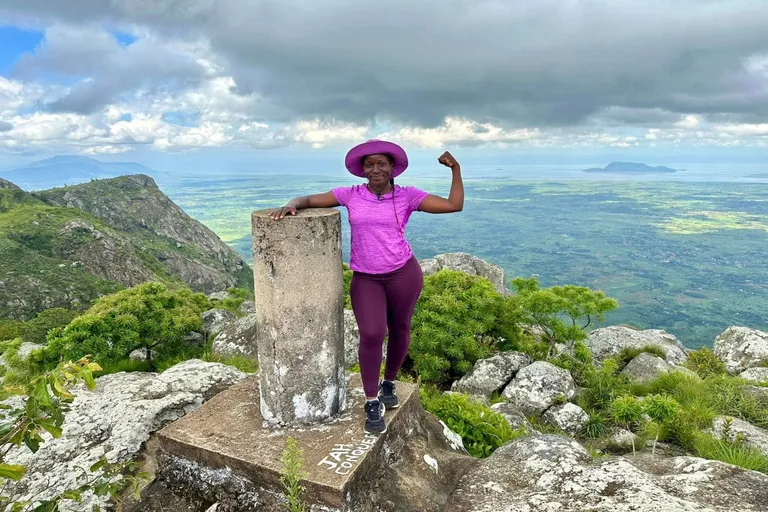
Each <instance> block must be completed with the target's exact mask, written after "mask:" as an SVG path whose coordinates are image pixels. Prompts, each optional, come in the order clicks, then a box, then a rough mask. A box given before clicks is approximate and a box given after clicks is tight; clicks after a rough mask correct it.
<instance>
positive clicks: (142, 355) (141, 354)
mask: <svg viewBox="0 0 768 512" xmlns="http://www.w3.org/2000/svg"><path fill="white" fill-rule="evenodd" d="M149 353H150V355H151V356H152V360H153V361H154V360H156V359H157V352H155V351H154V350H150V351H149ZM128 358H129V359H130V360H131V361H146V360H147V349H145V348H137V349H136V350H134V351H133V352H131V353H130V354H129V355H128Z"/></svg>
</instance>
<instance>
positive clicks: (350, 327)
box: [344, 309, 387, 369]
mask: <svg viewBox="0 0 768 512" xmlns="http://www.w3.org/2000/svg"><path fill="white" fill-rule="evenodd" d="M359 350H360V329H359V328H358V327H357V319H356V318H355V313H354V312H353V311H352V310H351V309H345V310H344V367H345V368H346V369H349V368H352V367H353V366H355V365H356V364H359V363H360V357H359V355H358V351H359ZM381 355H382V357H384V358H386V357H387V343H386V341H385V342H384V345H383V346H382V348H381Z"/></svg>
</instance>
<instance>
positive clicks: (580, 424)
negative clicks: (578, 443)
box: [544, 402, 589, 435]
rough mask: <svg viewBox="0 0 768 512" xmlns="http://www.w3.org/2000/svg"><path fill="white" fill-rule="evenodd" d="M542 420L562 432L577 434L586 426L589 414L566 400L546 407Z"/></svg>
mask: <svg viewBox="0 0 768 512" xmlns="http://www.w3.org/2000/svg"><path fill="white" fill-rule="evenodd" d="M544 420H545V421H546V422H547V423H549V424H550V425H552V426H554V427H557V428H559V429H560V430H562V431H563V432H567V433H569V434H573V435H577V434H579V433H581V431H582V429H583V428H584V427H585V426H586V424H587V422H588V421H589V415H588V414H587V413H586V412H585V411H584V409H582V408H581V407H579V406H578V405H576V404H572V403H570V402H568V403H565V404H562V405H555V406H552V407H550V408H549V409H547V412H545V413H544Z"/></svg>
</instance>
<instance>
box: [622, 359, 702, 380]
mask: <svg viewBox="0 0 768 512" xmlns="http://www.w3.org/2000/svg"><path fill="white" fill-rule="evenodd" d="M675 371H679V372H681V373H684V374H686V375H689V376H691V377H697V375H696V372H693V371H691V370H689V369H688V368H685V367H683V366H675V365H674V364H672V363H669V362H667V361H665V360H664V359H662V358H660V357H658V356H654V355H653V354H649V353H647V352H642V353H640V354H638V356H637V357H635V358H634V359H632V361H630V362H629V364H628V365H627V366H626V367H625V368H624V369H623V370H622V371H621V374H622V375H625V376H627V377H628V378H629V379H630V380H633V381H635V382H637V383H640V384H647V383H648V382H651V381H652V380H655V379H656V378H657V377H659V376H660V375H662V374H664V373H669V372H675Z"/></svg>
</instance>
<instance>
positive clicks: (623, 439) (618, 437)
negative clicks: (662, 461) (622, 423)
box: [606, 427, 639, 453]
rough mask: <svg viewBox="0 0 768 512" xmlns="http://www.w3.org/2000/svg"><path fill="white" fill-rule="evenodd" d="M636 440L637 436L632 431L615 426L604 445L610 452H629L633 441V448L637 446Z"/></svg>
mask: <svg viewBox="0 0 768 512" xmlns="http://www.w3.org/2000/svg"><path fill="white" fill-rule="evenodd" d="M638 440H639V438H638V437H637V434H635V433H634V432H631V431H629V430H627V429H625V428H619V427H615V428H614V429H613V431H612V432H611V435H610V437H608V440H607V442H606V447H607V449H608V450H609V451H612V452H618V453H629V452H631V451H632V446H633V443H634V446H635V449H637V448H639V446H638V445H637V443H638Z"/></svg>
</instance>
